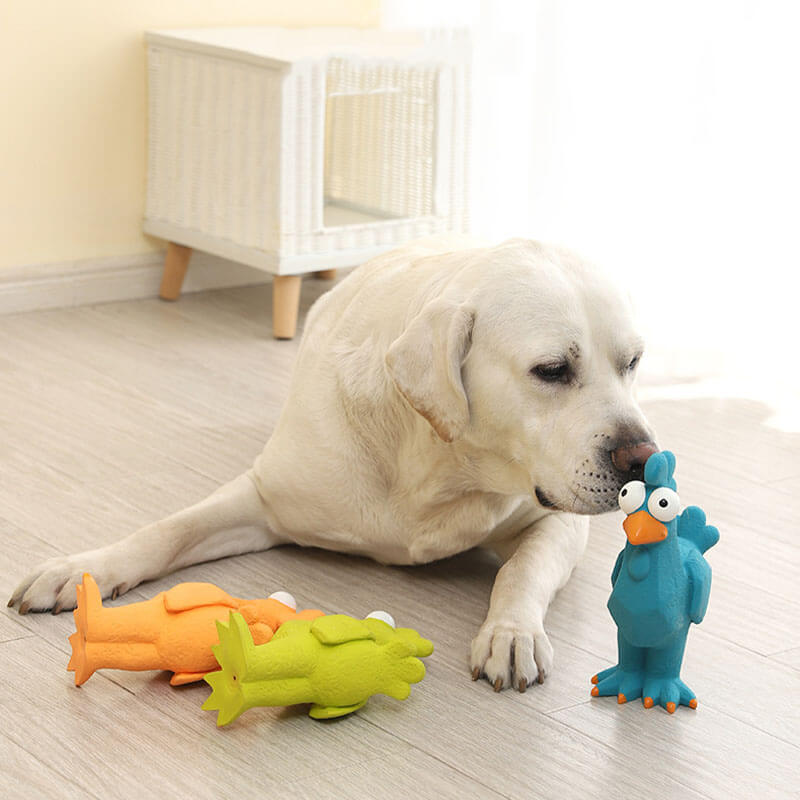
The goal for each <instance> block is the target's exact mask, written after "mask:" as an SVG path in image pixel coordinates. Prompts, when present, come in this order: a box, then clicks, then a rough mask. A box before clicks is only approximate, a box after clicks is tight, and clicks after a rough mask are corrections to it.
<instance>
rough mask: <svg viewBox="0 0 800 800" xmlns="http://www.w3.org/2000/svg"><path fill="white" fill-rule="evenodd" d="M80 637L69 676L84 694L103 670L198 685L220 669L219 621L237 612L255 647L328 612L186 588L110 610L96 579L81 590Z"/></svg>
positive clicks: (284, 600) (87, 578) (286, 600)
mask: <svg viewBox="0 0 800 800" xmlns="http://www.w3.org/2000/svg"><path fill="white" fill-rule="evenodd" d="M77 592H78V607H77V608H76V609H75V611H74V612H73V616H74V617H75V626H76V628H77V630H76V631H75V633H73V634H72V635H71V636H70V637H69V641H70V644H71V645H72V658H70V660H69V665H68V666H67V669H68V670H69V671H71V672H74V673H75V685H76V686H80V685H81V684H82V683H85V682H86V681H87V680H89V678H90V677H91V676H92V674H93V673H94V671H95V670H97V669H103V668H107V669H127V670H148V669H164V670H170V671H172V672H173V673H174V675H173V676H172V679H171V680H170V683H171V684H172V685H173V686H179V685H181V684H184V683H192V682H193V681H199V680H201V679H202V678H203V676H204V675H205V674H206V673H207V672H213V671H214V670H216V669H219V665H218V664H217V660H216V659H215V658H214V654H213V653H212V652H211V647H212V646H213V645H215V644H217V643H218V641H219V637H218V635H217V627H216V622H217V620H227V619H228V615H229V613H230V612H231V611H238V612H239V613H240V614H241V615H242V616H243V617H244V618H245V620H246V621H247V625H248V627H249V628H250V632H251V633H252V636H253V640H254V641H255V643H256V644H264V643H265V642H268V641H269V640H270V639H271V638H272V635H273V634H274V633H275V631H276V630H278V628H279V627H280V626H281V625H282V624H283V623H284V622H286V621H287V620H290V619H309V620H311V619H316V618H317V617H321V616H323V614H322V612H321V611H316V610H311V609H309V610H305V611H300V612H297V611H296V610H295V605H294V598H293V597H292V596H291V595H290V594H287V593H286V592H276V593H275V594H274V595H271V596H270V597H269V598H267V599H266V600H241V599H239V598H237V597H231V596H230V595H229V594H227V593H226V592H224V591H223V590H222V589H220V588H219V587H218V586H215V585H214V584H213V583H179V584H178V585H177V586H173V587H172V588H171V589H169V590H168V591H166V592H161V593H160V594H157V595H156V596H155V597H153V598H152V599H151V600H145V601H143V602H139V603H131V604H130V605H127V606H120V607H117V608H104V607H103V599H102V597H101V596H100V589H99V588H98V586H97V584H96V583H95V581H94V578H92V576H91V575H89V574H88V573H86V574H85V575H84V576H83V583H80V584H78V587H77Z"/></svg>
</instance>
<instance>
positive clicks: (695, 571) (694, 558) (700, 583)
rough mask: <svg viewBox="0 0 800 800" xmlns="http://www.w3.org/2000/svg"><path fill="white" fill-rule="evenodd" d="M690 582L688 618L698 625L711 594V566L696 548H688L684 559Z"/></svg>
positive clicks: (704, 613)
mask: <svg viewBox="0 0 800 800" xmlns="http://www.w3.org/2000/svg"><path fill="white" fill-rule="evenodd" d="M684 566H685V567H686V572H687V573H688V575H689V582H690V584H691V589H690V595H689V619H691V621H692V622H694V623H695V625H699V624H700V623H701V622H702V621H703V617H704V616H705V615H706V609H707V608H708V598H709V596H710V595H711V567H710V566H709V564H708V561H706V560H705V559H704V558H703V556H702V555H700V553H699V552H698V551H697V550H690V551H689V552H688V553H687V554H686V558H685V560H684Z"/></svg>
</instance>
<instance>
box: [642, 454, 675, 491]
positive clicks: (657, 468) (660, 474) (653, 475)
mask: <svg viewBox="0 0 800 800" xmlns="http://www.w3.org/2000/svg"><path fill="white" fill-rule="evenodd" d="M674 472H675V456H674V455H673V454H672V453H671V452H670V451H669V450H662V451H661V452H660V453H653V455H651V456H650V458H648V459H647V463H646V464H645V465H644V480H645V483H647V484H649V485H651V486H668V487H669V488H670V489H672V490H673V491H674V490H676V489H677V488H678V486H677V484H676V483H675V480H674V479H673V477H672V475H673V473H674Z"/></svg>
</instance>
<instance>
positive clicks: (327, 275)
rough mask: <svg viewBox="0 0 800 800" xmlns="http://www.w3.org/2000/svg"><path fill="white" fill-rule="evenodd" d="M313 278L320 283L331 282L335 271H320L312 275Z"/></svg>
mask: <svg viewBox="0 0 800 800" xmlns="http://www.w3.org/2000/svg"><path fill="white" fill-rule="evenodd" d="M313 275H314V277H315V278H319V279H320V280H322V281H332V280H333V279H334V278H335V277H336V270H335V269H320V270H317V271H316V272H315V273H313Z"/></svg>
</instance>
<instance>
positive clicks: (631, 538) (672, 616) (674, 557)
mask: <svg viewBox="0 0 800 800" xmlns="http://www.w3.org/2000/svg"><path fill="white" fill-rule="evenodd" d="M674 472H675V456H674V455H673V454H672V453H670V452H669V451H668V450H665V451H663V452H660V453H653V455H651V456H650V458H648V460H647V463H646V464H645V468H644V482H642V481H630V482H629V483H626V484H625V485H624V486H623V487H622V489H621V490H620V493H619V505H620V508H621V509H622V510H623V511H624V512H625V514H627V517H626V518H625V521H624V522H623V524H622V527H623V529H624V530H625V533H626V535H627V537H628V542H627V543H626V545H625V549H624V550H623V551H622V552H621V553H620V554H619V556H618V557H617V561H616V564H615V565H614V570H613V572H612V575H611V584H612V587H613V588H612V591H611V596H610V597H609V599H608V610H609V611H610V612H611V616H612V618H613V619H614V622H616V624H617V646H618V663H617V665H616V666H614V667H610V668H609V669H606V670H603V671H602V672H600V673H598V674H597V675H595V676H594V677H593V678H592V683H594V684H595V686H594V687H593V688H592V695H593V696H595V697H597V696H606V695H616V696H617V701H618V702H619V703H625V702H626V701H628V700H634V699H636V698H638V697H641V698H643V703H644V706H645V708H652V706H653V705H660V706H663V707H664V708H665V709H666V710H667V711H669V712H670V714H671V713H673V712H674V711H675V709H676V707H677V706H678V705H687V706H689V707H690V708H696V707H697V698H696V697H695V694H694V692H693V691H692V690H691V689H690V688H689V687H688V686H687V685H686V684H685V683H684V682H683V681H682V680H681V678H680V671H681V663H682V662H683V653H684V649H685V647H686V635H687V633H688V631H689V626H690V625H691V623H695V624H699V623H700V622H702V621H703V617H704V616H705V613H706V609H707V607H708V598H709V594H710V592H711V567H710V566H709V564H708V562H707V561H706V560H705V558H704V557H703V553H705V551H706V550H708V548H709V547H712V546H713V545H715V544H716V543H717V541H718V540H719V532H718V531H717V529H716V528H714V527H712V526H710V525H706V515H705V513H704V512H703V511H702V509H700V508H698V507H697V506H689V507H688V508H687V509H686V510H685V511H684V512H683V513H682V514H681V513H680V499H679V497H678V494H677V492H676V489H677V486H676V484H675V480H674V478H673V473H674Z"/></svg>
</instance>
